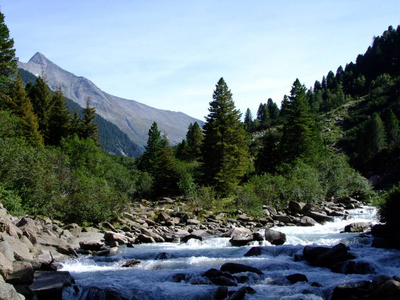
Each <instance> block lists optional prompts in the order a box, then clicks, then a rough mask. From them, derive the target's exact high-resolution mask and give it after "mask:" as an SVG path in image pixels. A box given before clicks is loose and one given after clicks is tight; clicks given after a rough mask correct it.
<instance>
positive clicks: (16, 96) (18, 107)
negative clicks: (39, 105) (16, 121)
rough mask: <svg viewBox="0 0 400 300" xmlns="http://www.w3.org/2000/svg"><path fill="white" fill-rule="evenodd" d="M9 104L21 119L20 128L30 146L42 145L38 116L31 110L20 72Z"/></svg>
mask: <svg viewBox="0 0 400 300" xmlns="http://www.w3.org/2000/svg"><path fill="white" fill-rule="evenodd" d="M9 106H10V108H11V109H12V110H13V111H14V112H15V114H16V115H17V116H18V117H19V118H20V119H21V123H22V130H23V132H24V135H25V138H26V139H27V140H28V141H29V143H30V144H31V145H32V146H40V145H43V136H42V135H41V134H40V132H39V122H38V118H37V116H36V115H35V113H34V112H33V106H32V103H31V101H30V100H29V98H28V97H27V95H26V92H25V89H24V85H23V83H22V79H21V75H20V74H18V76H17V81H16V83H15V85H14V89H13V93H12V97H11V101H10V103H9Z"/></svg>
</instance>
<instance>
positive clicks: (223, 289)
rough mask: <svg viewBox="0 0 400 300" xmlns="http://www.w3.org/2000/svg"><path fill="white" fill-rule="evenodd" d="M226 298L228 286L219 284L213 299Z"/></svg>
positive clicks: (220, 299)
mask: <svg viewBox="0 0 400 300" xmlns="http://www.w3.org/2000/svg"><path fill="white" fill-rule="evenodd" d="M226 298H228V287H226V286H220V287H218V289H217V292H216V293H215V300H223V299H226Z"/></svg>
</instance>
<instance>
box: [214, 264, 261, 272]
mask: <svg viewBox="0 0 400 300" xmlns="http://www.w3.org/2000/svg"><path fill="white" fill-rule="evenodd" d="M221 271H223V272H229V273H231V274H236V273H242V272H252V273H256V274H258V275H263V274H264V273H263V272H261V271H260V270H259V269H257V268H254V267H251V266H247V265H243V264H237V263H225V264H223V265H222V266H221Z"/></svg>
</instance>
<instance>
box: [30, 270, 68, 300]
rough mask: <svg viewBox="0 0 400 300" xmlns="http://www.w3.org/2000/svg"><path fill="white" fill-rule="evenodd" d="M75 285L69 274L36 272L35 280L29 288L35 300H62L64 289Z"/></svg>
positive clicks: (62, 272)
mask: <svg viewBox="0 0 400 300" xmlns="http://www.w3.org/2000/svg"><path fill="white" fill-rule="evenodd" d="M73 283H75V281H74V279H73V278H72V277H71V275H70V274H69V272H66V271H59V272H51V271H36V272H35V280H34V282H33V284H31V285H30V286H29V288H30V290H31V291H32V293H33V295H34V296H36V298H37V299H52V300H58V299H60V300H62V291H63V289H64V287H68V286H71V285H72V284H73Z"/></svg>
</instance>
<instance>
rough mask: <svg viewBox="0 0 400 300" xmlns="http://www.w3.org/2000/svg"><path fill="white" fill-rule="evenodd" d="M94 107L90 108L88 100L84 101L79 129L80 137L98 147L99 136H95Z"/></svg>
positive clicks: (96, 129)
mask: <svg viewBox="0 0 400 300" xmlns="http://www.w3.org/2000/svg"><path fill="white" fill-rule="evenodd" d="M95 118H96V107H90V98H88V99H86V107H85V108H84V109H83V119H82V121H81V127H80V137H81V138H84V139H89V138H90V139H92V140H93V141H94V142H95V143H96V145H98V146H99V135H98V134H97V131H98V128H97V123H95V122H94V119H95Z"/></svg>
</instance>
